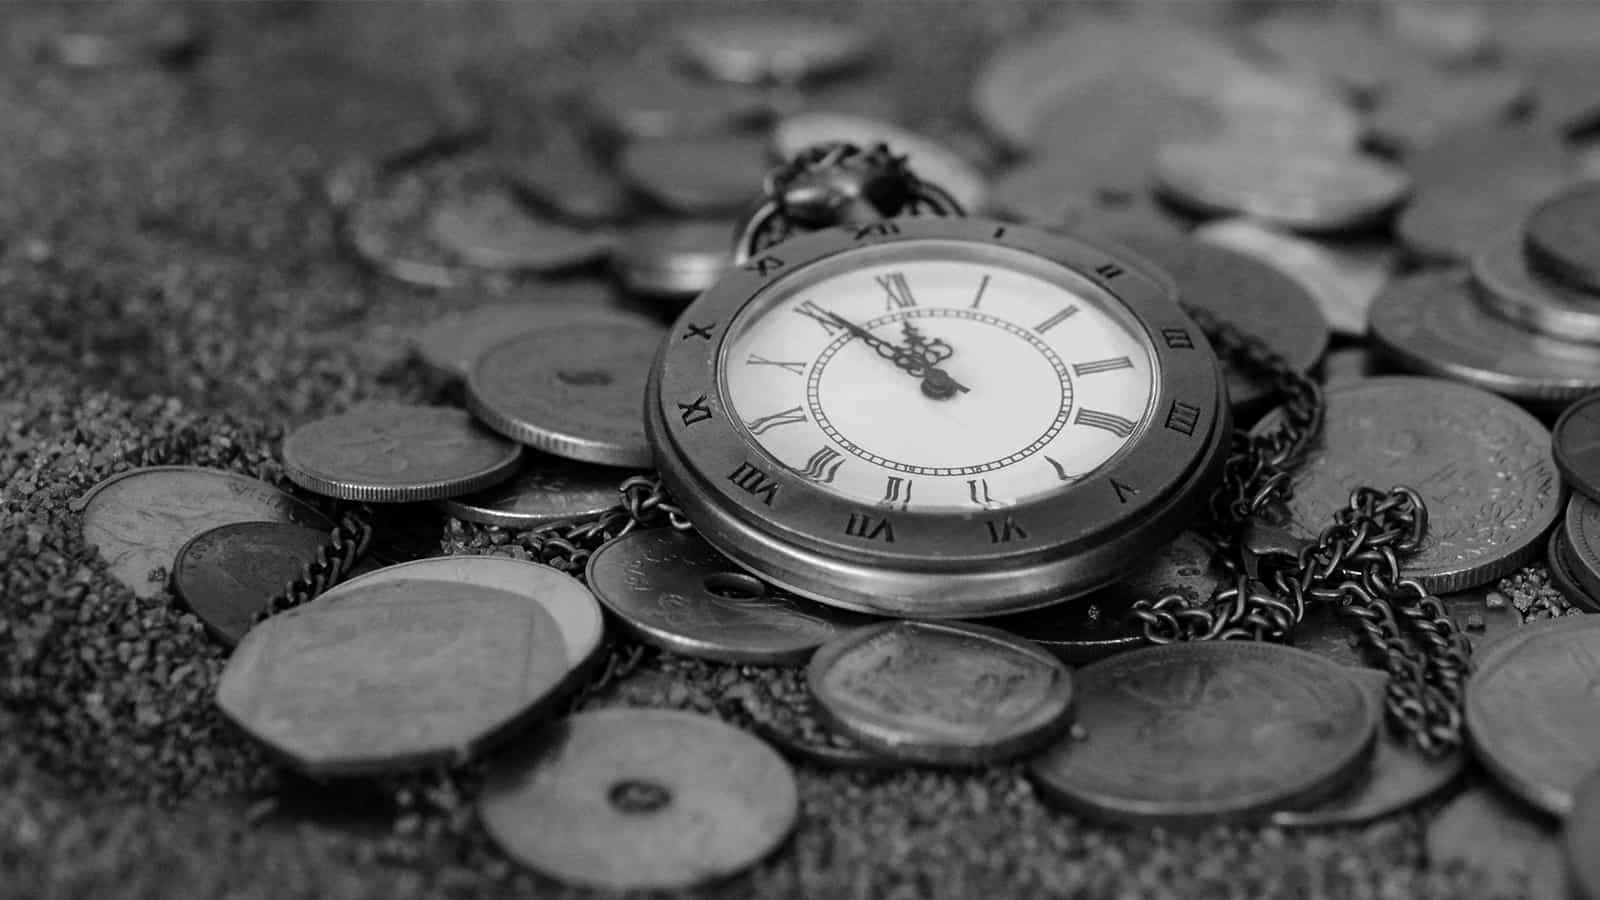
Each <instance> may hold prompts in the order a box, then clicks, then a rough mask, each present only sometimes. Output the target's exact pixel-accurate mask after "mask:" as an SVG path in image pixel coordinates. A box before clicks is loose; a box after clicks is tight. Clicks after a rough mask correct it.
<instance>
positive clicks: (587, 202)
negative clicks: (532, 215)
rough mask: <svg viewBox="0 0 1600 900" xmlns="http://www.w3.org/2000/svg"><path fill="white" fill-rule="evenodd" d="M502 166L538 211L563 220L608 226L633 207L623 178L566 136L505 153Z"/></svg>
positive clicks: (625, 214)
mask: <svg viewBox="0 0 1600 900" xmlns="http://www.w3.org/2000/svg"><path fill="white" fill-rule="evenodd" d="M497 168H498V169H499V171H500V172H501V173H502V174H504V175H505V176H506V178H507V179H509V180H510V181H511V183H512V184H513V185H514V186H515V187H516V188H517V190H518V191H519V192H520V193H521V194H522V195H523V196H524V197H526V198H527V199H528V200H529V201H530V202H531V203H532V204H533V205H534V206H535V207H537V208H540V209H543V210H545V211H546V212H548V213H550V214H551V215H553V216H555V217H556V218H558V219H566V220H568V221H571V222H575V223H578V224H583V225H604V224H611V223H615V222H620V221H622V220H623V219H625V218H627V216H628V214H629V213H630V212H631V211H632V209H633V201H632V198H630V197H629V196H628V190H627V187H626V186H625V185H623V183H622V181H621V179H619V178H617V177H616V176H615V175H613V174H612V173H611V171H610V170H609V169H607V168H605V167H603V166H602V165H601V164H600V163H599V161H598V160H595V159H593V158H592V157H591V156H590V155H589V153H588V152H587V151H586V150H585V148H583V147H581V146H579V144H578V142H577V141H576V140H574V139H572V138H570V137H566V136H565V133H564V132H557V133H556V135H555V136H554V137H553V138H551V139H549V140H546V141H545V142H544V143H543V144H542V145H541V146H540V147H539V148H538V149H537V150H534V151H528V152H519V153H506V154H504V155H503V156H502V157H501V160H500V162H499V164H498V166H497Z"/></svg>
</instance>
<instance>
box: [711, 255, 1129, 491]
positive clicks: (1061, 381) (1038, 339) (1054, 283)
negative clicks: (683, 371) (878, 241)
mask: <svg viewBox="0 0 1600 900" xmlns="http://www.w3.org/2000/svg"><path fill="white" fill-rule="evenodd" d="M1129 320H1130V319H1129V317H1128V316H1127V315H1126V314H1125V313H1123V312H1122V311H1121V310H1120V309H1119V308H1118V306H1117V301H1116V300H1115V299H1114V298H1113V297H1112V296H1111V295H1110V294H1108V293H1106V292H1105V291H1103V290H1101V289H1100V288H1099V287H1097V286H1095V285H1094V284H1093V283H1092V282H1090V281H1089V280H1087V279H1085V278H1082V277H1080V276H1078V275H1076V274H1075V273H1073V272H1071V271H1070V270H1067V269H1064V268H1062V267H1060V266H1058V265H1056V264H1054V263H1051V262H1048V261H1046V260H1043V259H1040V258H1038V257H1034V256H1032V255H1030V254H1027V253H1023V252H1021V251H1016V250H1010V249H1005V248H996V247H986V246H983V245H974V244H969V243H962V242H953V241H931V240H930V241H922V242H916V241H907V242H899V243H896V244H894V245H890V246H884V247H871V248H865V249H862V250H857V251H851V252H847V253H844V254H840V255H838V256H835V257H831V258H829V259H826V260H823V261H821V262H819V263H816V264H814V265H812V266H811V267H809V268H807V269H804V270H801V271H799V272H796V273H794V274H793V275H791V276H789V277H787V278H784V279H783V280H782V281H780V282H779V283H778V284H776V285H774V287H773V288H772V289H771V290H769V291H768V292H767V293H766V294H765V295H763V296H762V297H760V298H758V299H757V300H756V301H755V302H753V303H752V304H750V306H748V307H746V308H745V310H744V311H743V312H741V313H740V316H739V319H738V320H737V321H736V322H735V323H734V325H733V328H732V330H731V332H730V335H731V337H730V340H729V341H728V343H727V345H726V348H725V350H724V354H725V355H724V356H723V359H722V367H721V371H722V379H723V383H722V390H723V396H724V400H725V401H726V403H727V406H728V408H729V410H730V416H731V417H732V418H734V419H736V420H737V421H739V422H741V423H742V424H743V426H744V429H745V431H746V432H747V433H748V434H749V435H750V438H751V440H753V441H754V442H755V443H756V444H758V445H760V446H761V447H762V448H763V449H764V450H765V451H766V452H767V453H768V454H769V455H770V456H772V457H773V458H774V459H776V460H777V461H778V462H779V463H781V464H782V465H784V466H786V467H788V468H790V469H792V470H794V471H796V472H798V473H801V474H802V475H804V476H805V477H807V478H809V479H811V480H812V481H813V482H815V483H816V484H818V485H819V486H821V487H823V488H825V489H827V490H831V491H833V492H836V493H838V494H842V495H844V496H845V497H848V498H849V499H852V500H855V501H858V502H862V503H874V504H880V505H883V506H886V507H890V508H894V509H918V510H960V509H967V510H970V509H974V508H996V507H1004V506H1009V505H1011V504H1014V503H1018V502H1021V501H1024V500H1030V499H1033V498H1035V497H1037V496H1039V495H1041V494H1045V493H1049V492H1052V491H1058V490H1063V489H1067V488H1070V486H1071V485H1072V484H1073V483H1074V482H1076V481H1078V480H1081V479H1082V478H1083V477H1084V476H1086V475H1088V474H1090V473H1091V472H1094V471H1095V470H1096V469H1099V468H1100V467H1101V466H1103V465H1105V464H1106V463H1107V462H1108V461H1110V460H1111V459H1112V458H1113V457H1115V456H1117V455H1118V453H1119V451H1121V450H1122V449H1123V448H1124V447H1126V446H1128V444H1129V443H1130V442H1131V441H1134V440H1136V439H1137V437H1138V436H1139V434H1140V433H1141V431H1142V429H1143V428H1144V425H1145V422H1146V420H1147V419H1148V417H1149V413H1150V410H1151V409H1152V408H1153V406H1154V402H1153V401H1154V397H1153V394H1154V391H1155V384H1156V373H1155V372H1153V371H1152V366H1153V365H1154V359H1155V354H1154V353H1153V349H1152V348H1151V346H1150V345H1149V343H1148V339H1147V338H1146V337H1145V336H1144V335H1143V332H1142V331H1138V330H1135V329H1134V328H1133V327H1132V326H1130V325H1129V324H1127V323H1128V322H1129Z"/></svg>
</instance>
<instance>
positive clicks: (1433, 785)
mask: <svg viewBox="0 0 1600 900" xmlns="http://www.w3.org/2000/svg"><path fill="white" fill-rule="evenodd" d="M1349 675H1350V677H1352V678H1354V679H1355V680H1356V681H1358V682H1360V683H1361V686H1362V687H1363V688H1364V689H1365V690H1366V691H1367V701H1368V702H1369V703H1371V704H1372V705H1373V708H1374V709H1376V710H1378V711H1379V712H1378V716H1379V718H1380V719H1381V718H1382V710H1383V706H1384V692H1385V691H1386V690H1387V689H1388V686H1389V675H1388V673H1386V672H1380V671H1378V670H1376V669H1351V670H1350V672H1349ZM1378 731H1379V734H1378V742H1377V746H1376V747H1375V748H1374V750H1373V753H1372V763H1371V765H1369V766H1368V767H1367V770H1366V772H1365V773H1363V774H1362V775H1361V776H1359V777H1358V778H1357V779H1356V781H1355V782H1354V783H1353V784H1351V785H1350V786H1349V787H1347V788H1345V789H1344V790H1343V791H1340V792H1339V793H1338V794H1336V795H1334V796H1332V797H1329V798H1328V799H1327V800H1324V801H1322V802H1321V803H1318V804H1316V805H1315V806H1312V807H1311V808H1309V809H1302V810H1279V811H1278V812H1275V813H1273V814H1272V824H1274V825H1278V826H1282V827H1284V828H1332V827H1339V826H1344V825H1359V824H1361V823H1363V822H1370V821H1372V820H1373V819H1377V818H1381V817H1383V816H1387V815H1389V814H1391V813H1396V812H1399V811H1400V810H1403V809H1408V808H1410V807H1412V806H1415V805H1416V804H1418V803H1421V802H1422V801H1424V800H1426V799H1428V798H1429V797H1432V796H1434V795H1435V794H1437V793H1439V792H1440V791H1442V790H1444V789H1445V788H1447V787H1449V786H1450V785H1451V784H1452V783H1454V782H1455V780H1456V779H1457V778H1459V777H1461V773H1462V772H1463V771H1465V770H1466V767H1467V754H1466V753H1465V752H1463V751H1461V750H1460V749H1457V750H1456V751H1455V752H1453V753H1451V754H1449V755H1448V756H1445V757H1443V758H1442V759H1430V758H1428V757H1426V756H1424V755H1422V754H1421V753H1419V752H1417V751H1416V750H1414V749H1412V748H1411V747H1410V746H1409V745H1408V744H1407V743H1406V742H1405V740H1404V739H1403V738H1401V737H1399V736H1398V735H1396V734H1394V732H1392V731H1391V730H1389V729H1388V728H1386V727H1383V726H1380V727H1379V729H1378Z"/></svg>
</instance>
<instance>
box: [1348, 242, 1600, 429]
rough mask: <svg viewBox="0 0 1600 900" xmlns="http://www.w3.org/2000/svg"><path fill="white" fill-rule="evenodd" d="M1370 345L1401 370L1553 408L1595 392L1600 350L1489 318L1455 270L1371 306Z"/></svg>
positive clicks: (1398, 289)
mask: <svg viewBox="0 0 1600 900" xmlns="http://www.w3.org/2000/svg"><path fill="white" fill-rule="evenodd" d="M1372 340H1373V343H1374V344H1375V345H1376V346H1377V347H1378V348H1379V349H1380V350H1381V351H1382V353H1383V354H1384V356H1385V357H1387V358H1388V359H1389V360H1390V361H1391V362H1393V363H1394V364H1395V365H1396V366H1398V367H1399V368H1401V369H1404V370H1406V371H1410V372H1421V373H1425V374H1429V375H1439V376H1443V377H1445V378H1453V379H1456V380H1458V381H1463V382H1466V383H1468V384H1474V385H1477V386H1478V387H1481V388H1484V389H1486V390H1491V391H1494V392H1496V393H1498V394H1503V395H1505V396H1507V397H1511V398H1513V399H1516V400H1520V401H1523V402H1528V403H1536V404H1545V405H1554V404H1558V403H1565V402H1567V401H1571V400H1575V399H1577V398H1578V397H1581V396H1583V395H1584V394H1587V393H1589V392H1591V391H1595V390H1600V348H1596V347H1594V346H1593V345H1590V344H1578V343H1573V342H1571V341H1560V340H1556V339H1555V338H1552V337H1546V336H1544V335H1541V334H1535V333H1533V332H1530V331H1528V330H1526V329H1524V328H1519V327H1517V326H1516V325H1514V324H1512V323H1510V322H1507V321H1506V320H1504V319H1502V318H1500V317H1499V316H1496V315H1494V314H1493V313H1490V312H1489V311H1488V310H1486V309H1484V308H1483V305H1482V304H1480V303H1478V302H1477V300H1476V298H1474V297H1473V296H1472V285H1471V284H1470V283H1469V278H1468V277H1467V275H1466V274H1465V273H1461V272H1443V273H1436V274H1423V275H1415V276H1412V277H1409V278H1406V279H1403V280H1401V281H1398V282H1396V283H1395V284H1394V285H1392V286H1391V287H1390V288H1389V290H1387V291H1385V292H1384V294H1383V296H1382V297H1381V298H1380V299H1379V300H1378V302H1377V303H1375V304H1374V305H1373V307H1372Z"/></svg>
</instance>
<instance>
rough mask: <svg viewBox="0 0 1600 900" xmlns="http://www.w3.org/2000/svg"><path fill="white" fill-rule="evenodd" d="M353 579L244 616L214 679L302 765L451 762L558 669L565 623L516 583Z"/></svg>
mask: <svg viewBox="0 0 1600 900" xmlns="http://www.w3.org/2000/svg"><path fill="white" fill-rule="evenodd" d="M369 579H370V576H369ZM353 585H355V582H350V583H348V584H347V585H346V587H345V588H344V590H343V591H342V592H341V594H340V596H339V598H338V601H337V602H333V601H332V600H330V599H329V598H328V597H327V596H326V595H324V597H323V598H322V599H321V600H319V601H317V602H316V603H313V604H309V605H307V606H303V607H300V608H298V609H292V610H289V611H288V612H284V613H280V614H279V615H276V616H274V617H272V618H270V619H268V620H266V621H265V622H262V623H261V624H260V625H257V626H256V627H255V628H253V629H251V631H250V632H249V633H248V634H246V635H245V636H244V639H243V640H242V641H240V642H239V646H238V647H237V648H236V649H235V650H234V652H233V655H232V656H231V657H229V659H228V665H227V668H226V669H224V671H223V674H222V680H221V683H220V684H219V685H218V687H217V705H218V706H219V707H220V708H221V709H222V711H223V712H224V713H225V714H227V716H228V717H229V718H230V719H232V720H233V721H234V722H235V723H236V724H238V725H239V726H240V727H241V728H243V729H244V730H245V731H246V732H247V733H249V734H250V735H251V736H253V737H255V738H256V739H257V740H259V741H261V742H262V743H264V744H266V745H267V746H268V747H269V748H271V749H272V750H274V751H275V752H276V753H277V754H279V755H280V756H282V757H283V758H284V759H286V760H287V761H288V762H289V763H290V764H291V765H293V766H294V767H295V768H297V769H300V770H301V771H303V772H305V773H306V774H308V775H311V776H313V777H327V776H335V775H341V776H342V775H377V774H387V773H395V772H403V771H411V770H416V769H420V768H426V767H431V766H439V765H459V764H460V763H463V762H465V761H467V760H468V759H471V758H472V757H473V756H475V755H476V754H477V753H478V752H479V751H480V750H481V749H482V748H483V747H484V746H485V745H486V744H488V743H491V742H493V741H494V740H496V739H498V738H500V737H503V736H504V735H505V734H507V733H509V732H510V731H511V730H512V729H514V728H516V727H517V726H519V725H522V724H524V723H526V722H527V721H528V720H529V719H531V718H532V717H534V716H536V715H538V714H539V713H541V712H543V711H544V710H545V709H546V708H547V701H549V700H550V699H551V698H552V696H554V695H555V693H556V692H557V691H558V689H560V688H562V687H564V686H565V685H566V684H568V682H569V676H570V674H571V673H572V671H573V667H572V664H571V662H570V657H569V654H568V652H567V649H566V647H565V646H564V644H565V642H564V636H563V632H562V629H561V627H560V625H559V624H558V623H557V621H556V619H555V617H554V616H552V615H551V614H550V612H549V611H548V610H547V609H546V608H545V607H544V605H543V604H541V603H539V602H537V600H536V599H535V598H533V597H530V596H528V594H527V592H526V591H518V592H512V591H508V590H501V589H498V588H489V587H483V586H481V585H476V584H467V583H463V582H460V581H432V580H423V579H410V578H404V579H389V580H383V579H377V580H363V584H362V585H361V586H360V587H355V586H353ZM575 587H576V585H575ZM578 589H579V590H581V588H578Z"/></svg>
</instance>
